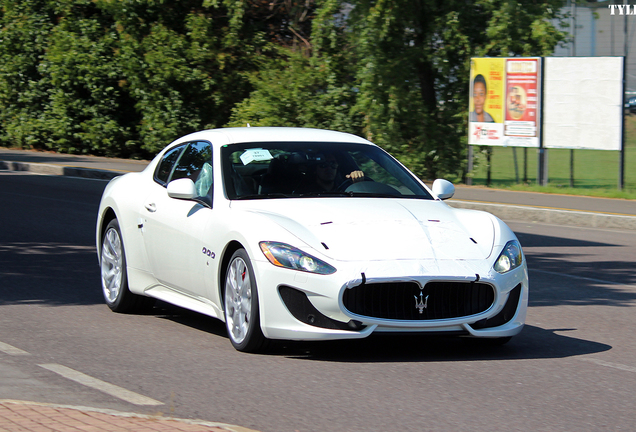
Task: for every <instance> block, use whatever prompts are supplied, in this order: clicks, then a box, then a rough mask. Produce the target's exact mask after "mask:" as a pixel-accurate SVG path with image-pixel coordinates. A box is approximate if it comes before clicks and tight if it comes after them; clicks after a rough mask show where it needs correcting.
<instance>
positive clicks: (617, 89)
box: [543, 57, 623, 150]
mask: <svg viewBox="0 0 636 432" xmlns="http://www.w3.org/2000/svg"><path fill="white" fill-rule="evenodd" d="M543 85H544V87H543V146H544V147H545V148H565V149H590V150H620V149H621V138H622V119H623V57H546V58H545V68H544V81H543Z"/></svg>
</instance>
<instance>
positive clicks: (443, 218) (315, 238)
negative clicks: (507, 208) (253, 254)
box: [233, 198, 494, 261]
mask: <svg viewBox="0 0 636 432" xmlns="http://www.w3.org/2000/svg"><path fill="white" fill-rule="evenodd" d="M235 203H236V204H238V205H236V206H233V207H234V208H235V209H237V208H241V209H242V210H244V211H249V212H255V213H258V214H260V215H262V216H263V217H266V218H268V219H270V220H272V221H273V222H275V223H276V224H278V225H280V226H281V227H282V228H284V229H285V230H287V231H289V232H290V233H291V234H293V235H294V236H295V237H297V238H298V239H299V240H301V241H302V242H304V243H306V244H308V245H309V246H310V247H312V248H313V249H316V250H318V251H320V253H322V254H323V255H324V256H327V257H329V258H332V259H335V260H339V261H374V260H426V259H433V260H447V259H449V260H480V259H485V258H487V257H488V256H489V255H490V253H491V251H492V247H493V238H494V226H493V223H492V220H491V219H490V217H489V215H487V214H486V213H482V212H474V211H466V210H457V209H453V208H452V207H449V206H448V205H446V204H445V203H443V202H441V201H433V200H415V199H377V198H376V199H373V198H319V199H311V198H307V199H303V198H297V199H289V200H282V199H281V200H278V199H273V200H262V201H243V202H235ZM466 212H470V213H466ZM261 234H262V235H263V238H261V239H260V240H269V241H280V239H277V238H269V237H268V236H267V233H265V232H263V233H261ZM295 246H299V247H302V245H299V244H297V245H295Z"/></svg>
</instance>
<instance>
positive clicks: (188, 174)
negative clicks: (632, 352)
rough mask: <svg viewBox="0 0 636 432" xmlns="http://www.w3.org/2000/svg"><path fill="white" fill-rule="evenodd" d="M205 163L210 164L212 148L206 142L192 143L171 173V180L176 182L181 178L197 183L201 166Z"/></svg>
mask: <svg viewBox="0 0 636 432" xmlns="http://www.w3.org/2000/svg"><path fill="white" fill-rule="evenodd" d="M206 162H212V146H211V145H210V143H207V142H193V143H190V144H188V147H187V148H186V149H185V151H184V152H183V154H181V157H180V158H179V162H177V166H176V167H175V169H174V172H173V173H172V177H171V178H170V181H172V180H178V179H181V178H189V179H191V180H192V181H193V182H196V181H197V178H198V177H199V174H200V173H201V170H202V169H203V164H204V163H206Z"/></svg>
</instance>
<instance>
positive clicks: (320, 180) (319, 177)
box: [300, 153, 364, 193]
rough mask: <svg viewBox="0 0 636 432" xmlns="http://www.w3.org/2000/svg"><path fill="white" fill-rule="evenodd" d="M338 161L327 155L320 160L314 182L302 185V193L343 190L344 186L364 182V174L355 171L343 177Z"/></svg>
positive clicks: (331, 155) (316, 166)
mask: <svg viewBox="0 0 636 432" xmlns="http://www.w3.org/2000/svg"><path fill="white" fill-rule="evenodd" d="M338 165H339V164H338V160H337V159H336V157H335V156H334V155H333V154H330V153H327V154H325V155H324V156H321V157H319V158H318V163H317V164H316V165H315V172H314V177H313V181H311V182H309V183H306V184H304V185H302V187H301V188H300V189H301V191H300V192H301V193H307V192H325V191H335V190H339V189H340V190H342V189H343V188H342V186H344V185H347V186H348V185H349V184H351V183H357V182H359V181H363V180H364V173H363V172H362V171H360V170H354V171H352V172H351V173H349V174H347V175H345V176H344V177H342V176H341V175H339V174H340V173H339V171H338Z"/></svg>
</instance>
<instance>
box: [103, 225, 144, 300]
mask: <svg viewBox="0 0 636 432" xmlns="http://www.w3.org/2000/svg"><path fill="white" fill-rule="evenodd" d="M121 238H122V237H121V230H120V229H119V222H118V221H117V219H113V220H111V221H110V222H109V223H108V226H106V230H105V231H104V237H103V238H102V253H101V256H100V267H101V270H102V271H101V276H102V292H103V293H104V301H106V304H107V305H108V307H109V308H111V310H113V311H114V312H139V311H142V310H145V309H148V308H151V307H152V305H153V304H154V299H152V298H149V297H144V296H139V295H136V294H133V293H131V292H130V290H129V289H128V276H127V274H126V254H125V252H124V243H123V242H122V239H121Z"/></svg>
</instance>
